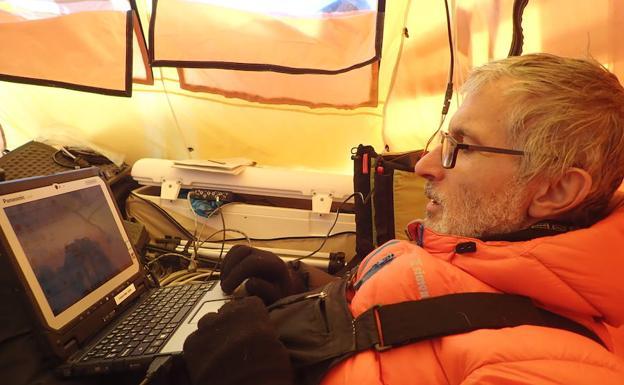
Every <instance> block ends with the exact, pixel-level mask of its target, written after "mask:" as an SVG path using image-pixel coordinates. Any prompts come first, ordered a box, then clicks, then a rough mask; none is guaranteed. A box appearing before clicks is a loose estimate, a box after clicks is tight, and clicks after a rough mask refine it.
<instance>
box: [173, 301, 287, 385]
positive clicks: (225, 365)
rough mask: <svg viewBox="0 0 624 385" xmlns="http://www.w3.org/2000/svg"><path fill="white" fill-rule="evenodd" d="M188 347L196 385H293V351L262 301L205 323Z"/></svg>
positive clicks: (238, 305) (234, 306)
mask: <svg viewBox="0 0 624 385" xmlns="http://www.w3.org/2000/svg"><path fill="white" fill-rule="evenodd" d="M197 326H198V329H197V330H196V331H195V332H193V333H192V334H191V335H189V336H188V337H187V339H186V341H184V360H185V361H186V367H187V370H188V373H189V377H190V379H191V383H192V384H193V385H208V384H210V385H292V384H293V369H292V366H291V363H290V357H289V355H288V351H287V350H286V348H285V347H284V345H282V343H281V342H280V340H279V339H278V336H277V332H276V331H275V328H274V326H273V324H272V323H271V320H270V319H269V313H268V311H267V310H266V308H265V307H264V305H263V304H262V301H260V299H259V298H257V297H246V298H243V299H238V300H234V301H232V302H228V303H226V304H225V305H223V307H221V309H219V312H218V313H208V314H206V315H204V316H203V317H202V318H200V320H199V322H198V324H197Z"/></svg>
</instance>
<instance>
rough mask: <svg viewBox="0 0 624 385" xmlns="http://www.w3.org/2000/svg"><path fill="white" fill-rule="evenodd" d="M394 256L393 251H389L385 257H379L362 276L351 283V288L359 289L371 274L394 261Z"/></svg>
mask: <svg viewBox="0 0 624 385" xmlns="http://www.w3.org/2000/svg"><path fill="white" fill-rule="evenodd" d="M394 258H395V255H394V254H393V253H390V254H388V255H386V256H385V257H383V258H382V259H380V260H379V261H377V262H375V264H374V265H373V266H371V268H370V269H369V270H368V271H367V272H366V273H365V274H364V275H363V276H362V278H360V279H359V280H358V281H357V282H356V283H355V284H354V285H353V288H354V289H355V290H359V289H360V287H361V286H362V285H363V284H364V282H366V281H368V280H369V279H370V278H371V277H372V276H373V275H375V273H377V272H378V271H379V270H381V268H382V267H384V266H385V265H387V264H388V263H390V262H392V261H394Z"/></svg>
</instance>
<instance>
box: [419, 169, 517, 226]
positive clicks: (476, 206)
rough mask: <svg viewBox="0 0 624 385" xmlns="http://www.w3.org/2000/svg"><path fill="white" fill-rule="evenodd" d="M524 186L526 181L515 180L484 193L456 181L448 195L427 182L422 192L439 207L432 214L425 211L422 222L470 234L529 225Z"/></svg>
mask: <svg viewBox="0 0 624 385" xmlns="http://www.w3.org/2000/svg"><path fill="white" fill-rule="evenodd" d="M525 188H526V184H525V183H522V182H520V181H518V180H514V181H512V183H510V184H509V185H508V186H506V187H505V188H504V189H502V190H501V191H496V192H491V193H486V194H483V193H477V192H475V191H471V190H470V188H468V187H467V186H463V185H458V186H457V188H456V189H455V190H454V191H455V193H454V194H453V195H451V196H449V195H448V194H441V193H438V192H436V191H435V190H434V188H433V184H432V183H431V182H427V184H426V186H425V195H427V197H429V198H433V199H435V201H436V202H438V203H439V204H440V206H441V207H440V210H438V212H437V213H436V214H434V215H433V217H430V216H429V214H427V217H426V218H425V220H424V225H425V227H427V228H430V229H432V230H433V231H435V232H438V233H442V234H449V235H458V236H464V237H471V238H480V237H484V236H487V235H492V234H505V233H511V232H514V231H518V230H521V229H524V228H525V227H526V226H528V218H527V204H526V191H525Z"/></svg>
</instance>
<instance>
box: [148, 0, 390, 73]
mask: <svg viewBox="0 0 624 385" xmlns="http://www.w3.org/2000/svg"><path fill="white" fill-rule="evenodd" d="M384 9H385V3H384V1H383V0H379V1H377V0H374V1H373V0H339V1H336V0H334V1H329V0H324V1H320V0H316V1H314V0H291V1H288V2H284V1H275V0H273V1H268V0H265V1H257V0H253V1H251V0H246V1H243V0H238V1H224V0H160V1H155V7H154V8H153V9H152V20H151V25H150V55H151V59H152V64H153V65H162V66H176V67H186V68H188V67H192V68H226V69H246V70H273V71H279V72H285V73H338V72H345V71H349V70H351V69H353V68H357V67H362V66H366V65H368V64H370V63H372V62H374V61H377V60H378V59H379V56H380V49H381V45H380V41H381V38H382V32H381V31H382V29H383V11H384Z"/></svg>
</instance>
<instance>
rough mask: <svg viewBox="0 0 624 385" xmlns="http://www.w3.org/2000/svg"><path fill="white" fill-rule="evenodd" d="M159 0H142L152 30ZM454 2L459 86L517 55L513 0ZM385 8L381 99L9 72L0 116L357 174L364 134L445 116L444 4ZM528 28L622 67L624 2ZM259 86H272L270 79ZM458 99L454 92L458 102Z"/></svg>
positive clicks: (173, 75)
mask: <svg viewBox="0 0 624 385" xmlns="http://www.w3.org/2000/svg"><path fill="white" fill-rule="evenodd" d="M150 3H151V2H150V1H146V0H139V1H137V5H138V8H139V13H140V15H141V17H142V19H143V23H142V24H143V27H144V28H147V23H146V21H147V20H148V19H149V12H150V9H149V8H150ZM449 3H450V5H451V15H452V26H453V32H454V38H455V39H454V45H455V49H456V50H455V52H456V55H455V69H456V72H455V79H454V83H455V87H456V88H457V87H459V86H460V85H461V83H462V80H463V79H464V78H465V76H466V74H467V72H468V71H469V70H470V68H472V67H473V66H476V65H479V64H481V63H484V62H486V61H488V60H490V59H492V58H501V57H504V56H506V55H507V51H508V49H509V45H510V42H511V26H512V24H511V9H512V6H513V1H512V0H455V1H450V2H449ZM384 16H385V17H384V33H383V36H384V41H383V48H382V59H381V62H380V66H379V69H378V83H377V88H376V91H377V95H376V96H377V101H378V103H377V105H376V106H374V107H371V106H366V107H356V108H350V109H345V108H334V107H326V106H324V104H323V102H322V101H321V102H320V103H318V104H317V105H315V106H313V107H305V106H298V105H291V104H288V100H281V101H280V100H276V98H275V97H274V95H273V94H271V92H270V91H268V92H267V93H266V94H265V95H264V96H263V98H264V99H263V98H262V97H261V98H258V100H256V101H249V100H244V99H241V98H238V97H236V96H237V93H245V94H250V93H251V90H250V89H249V87H251V86H252V82H253V80H252V79H250V78H246V77H245V76H246V75H245V74H237V73H229V74H228V76H230V77H233V78H234V79H235V80H236V79H237V75H240V76H239V77H238V80H239V81H240V86H239V88H233V89H232V90H231V91H232V92H231V93H229V94H223V95H221V94H216V93H211V92H194V91H191V90H188V89H182V88H181V87H180V82H179V77H178V71H177V70H176V69H175V68H155V69H154V70H155V78H156V80H155V83H154V84H153V85H151V86H150V85H142V84H134V85H133V95H132V98H118V97H111V96H104V95H96V94H90V93H84V92H78V91H71V90H65V89H58V88H49V87H40V86H33V85H24V84H17V83H12V82H0V124H2V126H3V127H4V130H5V134H6V139H7V145H8V147H9V148H15V147H17V146H18V145H20V144H22V143H24V142H26V141H28V140H30V139H32V138H35V137H37V136H40V135H46V134H50V133H51V132H53V131H54V132H58V133H64V134H66V135H69V136H71V137H74V138H79V139H82V140H87V141H91V142H93V143H94V144H96V145H98V146H101V147H108V148H110V149H112V150H114V151H116V152H118V153H121V154H124V155H125V156H126V159H127V161H129V162H130V163H131V162H133V161H134V160H136V159H139V158H143V157H162V158H171V159H180V158H181V159H184V158H207V157H232V156H240V155H241V154H244V155H245V156H247V157H249V158H252V159H254V160H255V161H257V162H259V163H260V164H266V165H277V166H287V167H292V168H311V169H322V170H328V171H335V172H344V173H350V172H351V168H352V164H351V159H350V149H351V148H352V147H354V146H356V145H357V144H359V143H366V144H371V145H373V146H374V147H375V148H376V149H378V150H380V151H381V150H382V149H383V148H384V146H386V145H387V146H388V147H389V149H390V150H391V151H403V150H410V149H415V148H419V147H422V146H423V144H424V143H425V142H426V139H427V138H428V137H429V135H430V133H431V132H432V131H433V130H434V129H435V128H436V127H437V125H438V123H439V121H440V110H441V107H442V98H443V92H444V88H445V86H446V81H447V77H448V67H449V63H448V61H449V53H448V46H447V40H446V39H447V37H446V21H445V15H444V3H443V2H442V1H440V2H431V1H426V2H424V1H420V2H417V1H408V0H393V1H391V2H387V4H386V13H385V15H384ZM523 26H524V31H525V44H524V52H536V51H547V52H553V53H557V54H564V55H568V56H588V55H591V56H593V57H594V58H596V59H597V60H599V61H600V62H601V63H603V64H604V65H605V66H607V67H608V68H609V69H611V70H612V71H614V72H615V73H616V74H617V75H618V76H619V77H620V79H622V78H623V77H624V47H622V46H621V44H620V45H619V46H618V39H619V36H622V35H624V34H623V32H624V31H623V30H622V29H623V28H624V5H622V4H621V2H619V1H616V0H596V1H592V2H591V3H590V2H584V1H567V0H548V1H547V0H541V1H537V0H535V1H531V2H529V5H528V6H527V7H526V10H525V13H524V22H523ZM64 53H65V54H66V55H72V54H76V52H74V50H69V49H68V50H66V52H64ZM5 58H6V56H5V57H3V60H6V59H5ZM59 60H61V59H60V58H59ZM42 65H43V64H42ZM135 67H136V66H135ZM185 76H186V74H185ZM198 76H199V75H198ZM209 76H213V77H215V78H217V79H221V78H222V77H221V76H220V74H219V73H218V72H214V73H212V74H210V75H209ZM262 84H264V85H262ZM318 86H319V87H320V85H318ZM258 87H264V88H265V89H266V88H267V86H266V83H264V82H260V83H259V85H258ZM206 91H209V90H206ZM305 92H308V93H314V92H316V91H315V90H314V89H313V88H309V89H308V90H307V91H305ZM277 99H279V98H277ZM327 100H329V99H327ZM263 101H267V102H266V103H265V102H263ZM460 101H461V97H460V96H459V95H458V94H457V93H456V94H455V97H454V100H453V103H452V108H454V107H455V106H456V105H457V104H458V103H459V102H460ZM278 102H286V104H280V103H278ZM353 102H357V101H356V100H354V101H353ZM451 112H452V111H451ZM447 121H448V120H447Z"/></svg>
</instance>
